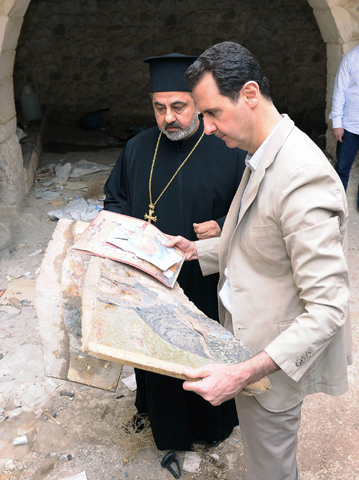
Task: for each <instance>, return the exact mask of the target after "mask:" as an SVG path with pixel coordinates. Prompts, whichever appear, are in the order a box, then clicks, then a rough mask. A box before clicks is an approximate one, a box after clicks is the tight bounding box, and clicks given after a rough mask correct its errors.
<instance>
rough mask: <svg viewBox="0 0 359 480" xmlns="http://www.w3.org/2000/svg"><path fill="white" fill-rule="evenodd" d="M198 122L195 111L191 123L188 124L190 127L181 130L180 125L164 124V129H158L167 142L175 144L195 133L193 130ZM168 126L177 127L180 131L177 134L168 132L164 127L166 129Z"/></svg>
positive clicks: (175, 123)
mask: <svg viewBox="0 0 359 480" xmlns="http://www.w3.org/2000/svg"><path fill="white" fill-rule="evenodd" d="M198 121H199V120H198V112H197V110H196V111H195V112H194V115H193V118H192V122H191V123H190V125H189V126H188V127H187V128H182V127H181V125H179V123H177V122H172V123H165V127H164V128H160V130H161V132H162V133H164V134H165V135H166V137H167V138H168V139H169V140H172V141H173V142H176V141H178V140H183V139H184V138H187V137H190V136H191V135H192V134H193V133H194V132H195V130H196V128H197V126H198ZM168 126H171V127H178V128H180V129H181V130H179V131H178V132H168V131H167V130H166V127H168Z"/></svg>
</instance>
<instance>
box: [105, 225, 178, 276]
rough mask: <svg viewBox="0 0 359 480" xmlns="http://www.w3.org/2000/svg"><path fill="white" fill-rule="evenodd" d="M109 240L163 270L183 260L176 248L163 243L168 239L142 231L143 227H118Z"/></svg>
mask: <svg viewBox="0 0 359 480" xmlns="http://www.w3.org/2000/svg"><path fill="white" fill-rule="evenodd" d="M107 241H108V242H109V243H111V245H115V246H116V247H119V248H121V249H122V250H125V251H126V252H131V253H133V254H135V255H136V257H138V258H141V259H142V260H146V261H147V262H150V263H152V265H154V266H155V267H157V268H159V269H160V270H162V271H166V270H168V269H169V268H170V267H172V265H175V264H176V263H178V262H179V261H180V260H181V257H180V256H179V255H178V254H177V253H176V250H175V249H174V248H167V247H165V246H164V245H163V244H162V242H163V241H166V238H165V237H164V236H163V235H161V234H158V235H157V237H156V238H153V237H150V236H149V235H146V234H144V233H142V231H141V229H140V228H138V227H135V226H134V227H132V228H131V226H130V225H126V226H124V227H121V228H117V229H116V230H114V231H113V232H111V234H110V236H109V237H108V239H107Z"/></svg>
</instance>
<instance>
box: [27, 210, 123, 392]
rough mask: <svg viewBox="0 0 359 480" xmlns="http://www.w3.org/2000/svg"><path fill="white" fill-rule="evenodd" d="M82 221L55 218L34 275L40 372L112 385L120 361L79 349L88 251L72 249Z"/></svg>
mask: <svg viewBox="0 0 359 480" xmlns="http://www.w3.org/2000/svg"><path fill="white" fill-rule="evenodd" d="M88 225H89V224H88V223H86V222H78V221H75V220H69V219H60V220H59V221H58V223H57V226H56V229H55V231H54V233H53V236H52V239H51V241H50V243H49V245H48V247H47V249H46V252H45V255H44V258H43V261H42V264H41V271H40V274H39V276H38V278H37V281H36V290H35V308H36V310H37V315H38V319H39V329H40V336H41V341H42V347H43V353H44V366H45V375H47V376H49V377H55V378H60V379H63V380H71V381H74V382H77V383H82V384H84V385H89V386H93V387H96V388H102V389H105V390H110V391H114V390H116V386H117V384H118V381H119V377H120V375H121V370H122V365H120V364H119V363H112V362H108V361H104V360H100V359H97V358H94V357H91V356H89V355H86V354H84V352H82V350H81V339H82V291H83V283H84V280H85V274H86V270H87V267H88V264H89V261H90V256H91V255H90V254H89V253H86V252H80V251H76V250H71V245H72V243H73V242H74V240H75V239H76V238H77V237H78V236H79V235H81V234H82V233H83V232H84V230H85V229H86V228H87V227H88Z"/></svg>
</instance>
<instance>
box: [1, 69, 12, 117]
mask: <svg viewBox="0 0 359 480" xmlns="http://www.w3.org/2000/svg"><path fill="white" fill-rule="evenodd" d="M15 115H16V112H15V104H14V88H13V81H12V78H6V79H5V80H3V81H0V125H4V124H5V123H7V122H8V121H9V120H10V119H12V118H13V117H15Z"/></svg>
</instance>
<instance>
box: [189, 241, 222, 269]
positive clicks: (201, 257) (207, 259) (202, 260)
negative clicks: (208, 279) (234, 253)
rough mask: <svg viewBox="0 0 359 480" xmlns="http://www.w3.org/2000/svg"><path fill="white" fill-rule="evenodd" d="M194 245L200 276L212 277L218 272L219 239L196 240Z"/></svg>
mask: <svg viewBox="0 0 359 480" xmlns="http://www.w3.org/2000/svg"><path fill="white" fill-rule="evenodd" d="M195 243H196V248H197V254H198V261H199V265H200V267H201V270H202V275H203V276H204V277H205V276H207V275H212V274H213V273H218V272H219V257H218V251H219V237H215V238H208V239H206V240H198V241H197V242H195Z"/></svg>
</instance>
